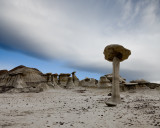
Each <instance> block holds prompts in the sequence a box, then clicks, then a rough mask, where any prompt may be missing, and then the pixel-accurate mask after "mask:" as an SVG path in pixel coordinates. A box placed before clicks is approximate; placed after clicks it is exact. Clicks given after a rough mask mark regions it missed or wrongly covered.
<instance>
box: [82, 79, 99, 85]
mask: <svg viewBox="0 0 160 128" xmlns="http://www.w3.org/2000/svg"><path fill="white" fill-rule="evenodd" d="M80 86H82V87H97V86H98V85H97V80H96V79H93V78H85V79H84V80H81V81H80Z"/></svg>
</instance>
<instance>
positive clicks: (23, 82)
mask: <svg viewBox="0 0 160 128" xmlns="http://www.w3.org/2000/svg"><path fill="white" fill-rule="evenodd" d="M42 83H43V85H42ZM45 86H49V85H48V84H47V83H46V79H45V77H44V76H43V73H42V72H40V71H39V70H37V69H35V68H29V67H25V66H23V65H20V66H18V67H16V68H14V69H12V70H10V71H8V72H5V73H1V75H0V88H1V89H0V91H1V92H6V91H9V90H11V89H13V90H16V89H17V90H19V91H22V92H25V90H30V91H32V92H34V91H35V92H39V91H42V90H44V89H45ZM40 88H41V89H40ZM26 92H28V91H26Z"/></svg>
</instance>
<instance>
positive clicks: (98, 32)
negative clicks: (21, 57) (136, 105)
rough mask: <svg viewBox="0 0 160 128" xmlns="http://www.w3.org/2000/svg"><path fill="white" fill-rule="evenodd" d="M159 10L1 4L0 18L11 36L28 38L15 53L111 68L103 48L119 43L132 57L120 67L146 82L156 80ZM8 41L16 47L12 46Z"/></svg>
mask: <svg viewBox="0 0 160 128" xmlns="http://www.w3.org/2000/svg"><path fill="white" fill-rule="evenodd" d="M159 6H160V4H159V1H158V0H152V1H145V0H141V1H136V2H134V1H131V0H129V1H128V0H123V1H122V0H119V1H112V0H107V1H106V0H105V1H99V2H97V1H89V0H86V1H71V0H69V1H67V2H66V1H58V0H57V1H56V0H55V1H50V0H39V1H32V0H23V1H22V0H14V1H10V0H0V20H1V24H2V23H3V25H5V26H6V27H5V28H7V29H9V30H10V31H11V32H14V33H15V36H18V37H21V38H23V39H25V40H26V42H18V43H17V44H18V45H19V49H23V50H27V51H34V52H36V53H37V54H41V55H45V56H47V57H49V58H56V59H59V60H65V61H66V62H68V64H69V65H70V66H75V67H78V68H82V69H83V68H84V69H86V67H89V66H91V67H92V69H93V68H95V69H97V71H98V70H99V71H102V69H104V70H106V69H108V68H111V66H112V65H111V63H109V62H107V61H105V60H104V56H103V49H104V47H105V46H106V45H108V44H110V43H116V44H122V45H124V46H125V47H127V48H129V49H131V51H132V55H131V56H130V57H129V59H128V60H126V61H125V62H123V63H122V64H121V69H122V70H129V71H130V74H132V71H133V72H135V71H136V72H137V73H138V72H142V73H143V76H141V77H143V78H144V79H145V78H146V79H149V80H154V81H158V79H159V78H158V77H157V76H158V74H159V72H160V68H159V65H160V61H159V60H158V57H159V54H160V51H159V47H160V44H159V41H160V22H159V21H160V15H159V12H160V7H159ZM6 35H7V34H6ZM6 43H8V45H11V46H12V47H14V45H13V44H12V42H6ZM23 45H24V46H27V47H28V46H29V47H28V48H25V47H23ZM20 46H21V47H20ZM15 47H18V46H15ZM144 74H145V75H144ZM151 74H152V75H151ZM132 77H133V79H134V78H136V76H135V77H134V76H133V75H132Z"/></svg>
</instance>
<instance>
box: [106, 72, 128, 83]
mask: <svg viewBox="0 0 160 128" xmlns="http://www.w3.org/2000/svg"><path fill="white" fill-rule="evenodd" d="M105 76H106V77H107V79H108V80H110V81H111V82H112V77H113V75H112V74H107V75H105ZM119 83H126V79H124V78H122V77H121V76H119Z"/></svg>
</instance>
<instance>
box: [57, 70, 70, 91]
mask: <svg viewBox="0 0 160 128" xmlns="http://www.w3.org/2000/svg"><path fill="white" fill-rule="evenodd" d="M70 75H71V74H69V73H66V74H65V73H61V74H60V75H59V81H58V84H59V85H60V86H61V87H63V88H66V86H67V83H68V79H69V77H70Z"/></svg>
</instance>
